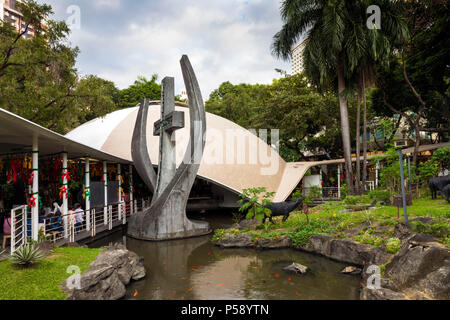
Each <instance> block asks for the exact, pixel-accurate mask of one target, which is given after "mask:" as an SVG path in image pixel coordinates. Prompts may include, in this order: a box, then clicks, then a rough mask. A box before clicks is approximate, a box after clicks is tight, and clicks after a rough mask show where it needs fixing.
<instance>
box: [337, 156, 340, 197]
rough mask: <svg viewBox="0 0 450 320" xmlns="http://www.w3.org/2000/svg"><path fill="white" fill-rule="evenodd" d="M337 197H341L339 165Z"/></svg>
mask: <svg viewBox="0 0 450 320" xmlns="http://www.w3.org/2000/svg"><path fill="white" fill-rule="evenodd" d="M337 181H338V197H339V199H340V198H341V165H340V164H339V165H338V180H337Z"/></svg>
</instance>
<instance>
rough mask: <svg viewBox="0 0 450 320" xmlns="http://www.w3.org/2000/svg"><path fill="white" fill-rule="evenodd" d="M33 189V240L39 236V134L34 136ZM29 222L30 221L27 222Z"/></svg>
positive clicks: (36, 239)
mask: <svg viewBox="0 0 450 320" xmlns="http://www.w3.org/2000/svg"><path fill="white" fill-rule="evenodd" d="M33 173H34V177H33V190H32V192H33V193H32V195H31V197H34V199H35V203H36V205H35V206H34V207H32V208H31V237H32V239H33V241H38V238H39V141H38V137H37V136H33ZM26 223H28V221H27V222H26Z"/></svg>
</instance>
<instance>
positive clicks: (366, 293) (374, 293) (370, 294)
mask: <svg viewBox="0 0 450 320" xmlns="http://www.w3.org/2000/svg"><path fill="white" fill-rule="evenodd" d="M361 300H407V299H406V297H405V296H404V295H403V294H401V293H398V292H395V291H392V290H390V289H386V288H381V289H378V290H377V289H369V288H367V287H365V288H363V289H362V291H361Z"/></svg>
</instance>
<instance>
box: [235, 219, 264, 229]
mask: <svg viewBox="0 0 450 320" xmlns="http://www.w3.org/2000/svg"><path fill="white" fill-rule="evenodd" d="M260 224H262V222H261V221H258V220H256V219H252V220H246V219H244V220H242V221H241V222H240V223H239V228H238V229H255V228H256V227H257V226H259V225H260Z"/></svg>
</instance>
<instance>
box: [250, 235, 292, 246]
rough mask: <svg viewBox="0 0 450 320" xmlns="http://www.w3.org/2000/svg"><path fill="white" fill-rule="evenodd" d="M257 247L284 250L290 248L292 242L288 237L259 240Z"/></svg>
mask: <svg viewBox="0 0 450 320" xmlns="http://www.w3.org/2000/svg"><path fill="white" fill-rule="evenodd" d="M256 245H257V247H258V248H261V249H282V248H290V247H291V246H292V241H291V239H289V237H288V236H281V237H279V238H278V239H258V241H257V244H256Z"/></svg>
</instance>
